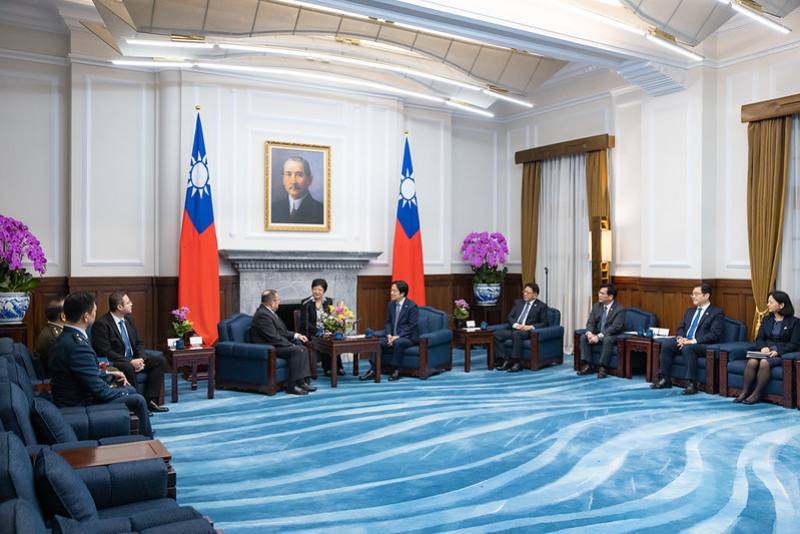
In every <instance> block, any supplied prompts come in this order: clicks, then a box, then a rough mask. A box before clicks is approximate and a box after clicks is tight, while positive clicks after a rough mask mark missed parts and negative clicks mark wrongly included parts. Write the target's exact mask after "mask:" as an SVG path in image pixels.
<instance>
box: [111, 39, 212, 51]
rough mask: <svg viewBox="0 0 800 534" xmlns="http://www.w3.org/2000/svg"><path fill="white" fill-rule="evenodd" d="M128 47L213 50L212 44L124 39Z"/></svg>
mask: <svg viewBox="0 0 800 534" xmlns="http://www.w3.org/2000/svg"><path fill="white" fill-rule="evenodd" d="M126 42H127V43H128V44H130V45H140V46H163V47H166V48H206V49H207V48H214V44H213V43H201V42H194V41H159V40H156V39H126Z"/></svg>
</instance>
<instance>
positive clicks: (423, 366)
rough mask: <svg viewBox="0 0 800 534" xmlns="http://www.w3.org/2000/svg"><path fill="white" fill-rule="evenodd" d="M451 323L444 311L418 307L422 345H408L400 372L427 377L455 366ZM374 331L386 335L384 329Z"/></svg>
mask: <svg viewBox="0 0 800 534" xmlns="http://www.w3.org/2000/svg"><path fill="white" fill-rule="evenodd" d="M448 324H449V318H448V316H447V314H446V313H445V312H443V311H440V310H437V309H436V308H431V307H430V306H420V307H419V345H415V346H413V347H409V348H407V349H406V350H405V352H404V353H403V362H402V366H401V367H400V373H401V374H404V375H411V376H416V377H418V378H423V379H424V378H428V376H430V375H431V374H435V373H439V372H441V371H449V370H450V369H452V368H453V346H452V341H453V332H452V331H451V330H450V328H449V327H448ZM374 334H375V335H376V336H378V337H383V336H386V332H385V331H384V330H379V331H377V332H375V333H374ZM381 367H382V370H383V371H384V372H386V371H392V369H387V367H386V366H384V365H381Z"/></svg>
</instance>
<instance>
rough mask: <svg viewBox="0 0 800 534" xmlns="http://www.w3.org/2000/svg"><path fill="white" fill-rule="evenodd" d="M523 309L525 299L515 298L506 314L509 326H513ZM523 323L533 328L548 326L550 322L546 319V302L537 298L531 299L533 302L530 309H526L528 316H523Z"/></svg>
mask: <svg viewBox="0 0 800 534" xmlns="http://www.w3.org/2000/svg"><path fill="white" fill-rule="evenodd" d="M523 309H525V301H524V300H523V299H517V300H515V301H514V306H513V307H512V308H511V313H509V314H508V325H509V326H514V323H516V322H517V319H519V316H520V315H521V314H522V310H523ZM524 324H526V325H532V326H533V327H534V328H544V327H545V326H548V325H549V324H550V323H549V322H548V320H547V304H545V303H544V302H542V301H541V300H539V299H533V304H531V309H530V310H528V316H527V317H526V318H525V323H524Z"/></svg>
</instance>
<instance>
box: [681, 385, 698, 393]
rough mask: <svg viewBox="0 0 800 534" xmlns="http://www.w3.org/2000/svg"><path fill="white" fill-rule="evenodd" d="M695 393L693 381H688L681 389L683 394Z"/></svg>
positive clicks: (695, 388) (695, 387)
mask: <svg viewBox="0 0 800 534" xmlns="http://www.w3.org/2000/svg"><path fill="white" fill-rule="evenodd" d="M696 393H697V386H695V385H694V382H689V385H688V386H686V389H684V390H683V394H684V395H695V394H696Z"/></svg>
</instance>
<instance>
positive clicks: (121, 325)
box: [119, 319, 133, 359]
mask: <svg viewBox="0 0 800 534" xmlns="http://www.w3.org/2000/svg"><path fill="white" fill-rule="evenodd" d="M119 333H120V334H122V341H123V342H124V343H125V357H126V358H129V359H130V357H131V356H133V347H131V338H129V337H128V329H127V328H125V319H120V320H119Z"/></svg>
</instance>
